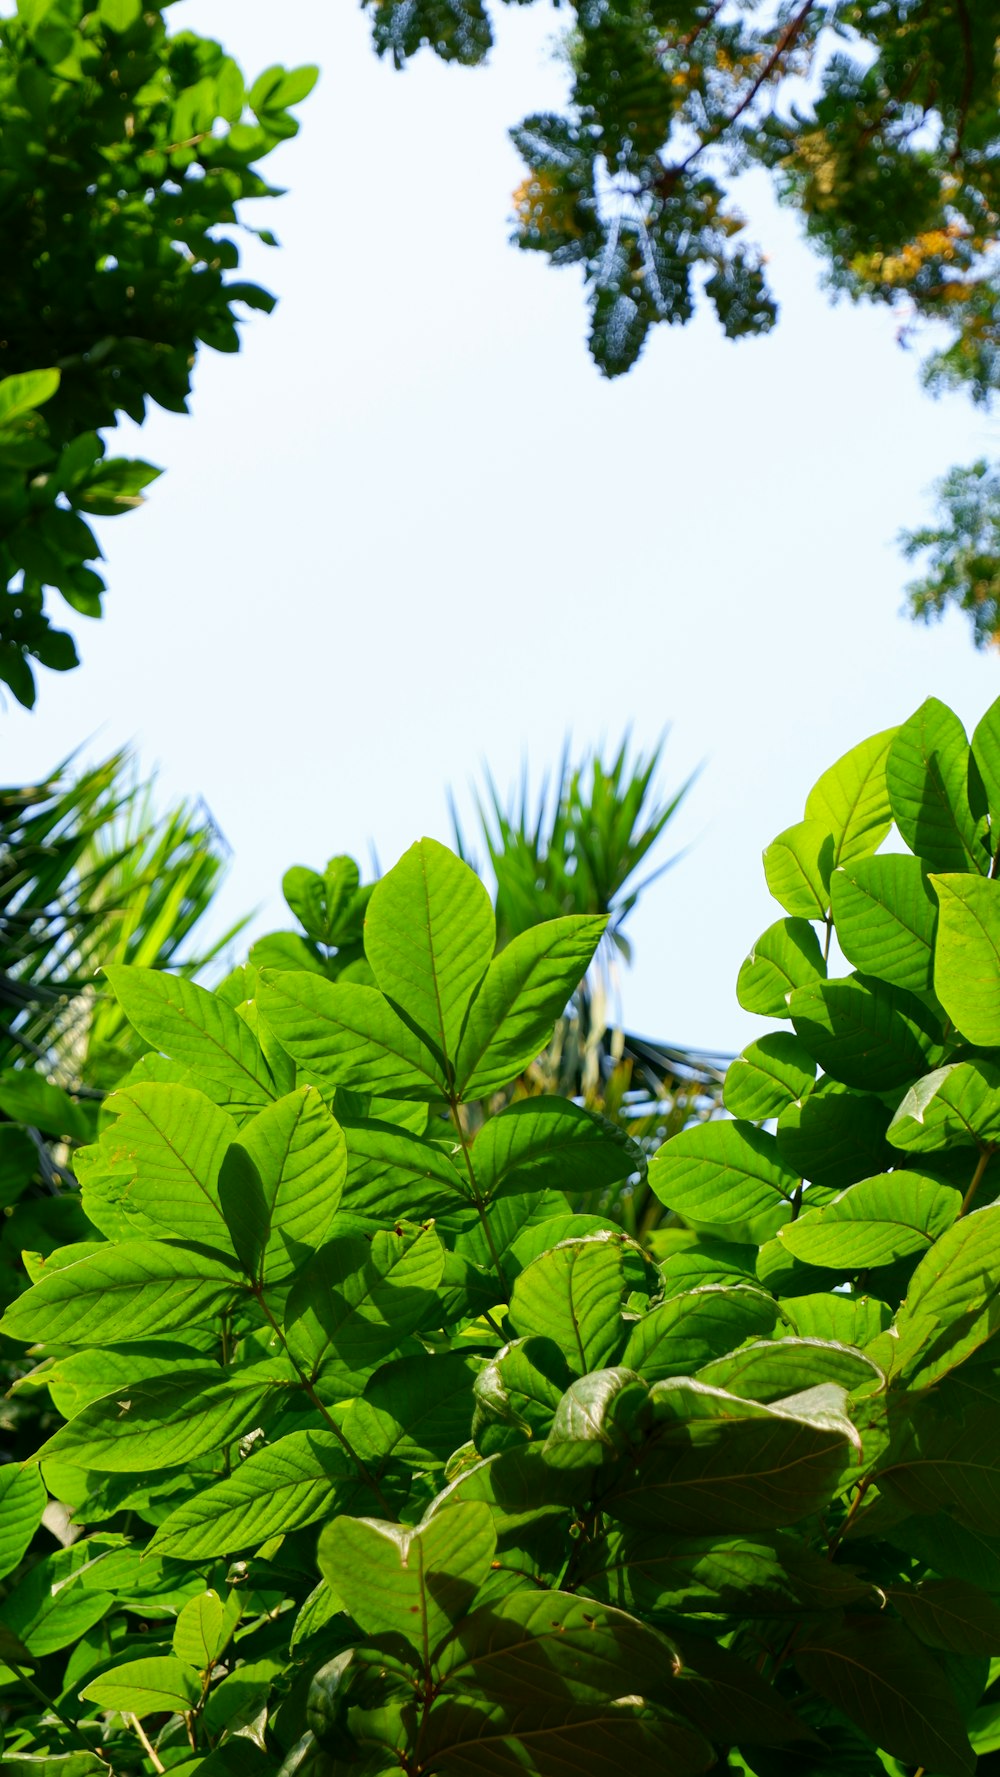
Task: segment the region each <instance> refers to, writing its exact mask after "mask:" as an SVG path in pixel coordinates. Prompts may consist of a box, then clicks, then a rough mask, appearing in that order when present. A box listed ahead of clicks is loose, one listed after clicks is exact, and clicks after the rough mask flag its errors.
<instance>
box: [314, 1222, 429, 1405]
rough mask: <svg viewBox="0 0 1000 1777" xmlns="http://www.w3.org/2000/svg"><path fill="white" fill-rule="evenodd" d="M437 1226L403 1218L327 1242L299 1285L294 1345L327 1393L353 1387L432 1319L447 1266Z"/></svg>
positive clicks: (350, 1391) (344, 1392)
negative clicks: (391, 1224)
mask: <svg viewBox="0 0 1000 1777" xmlns="http://www.w3.org/2000/svg"><path fill="white" fill-rule="evenodd" d="M444 1260H445V1254H444V1248H443V1247H442V1245H441V1242H440V1240H439V1239H438V1237H437V1235H436V1234H435V1232H434V1230H433V1228H432V1227H426V1228H425V1227H421V1226H420V1225H419V1224H414V1223H407V1222H399V1223H397V1224H396V1226H395V1227H394V1228H391V1229H383V1230H380V1231H379V1232H378V1233H377V1234H375V1235H373V1236H366V1235H342V1236H339V1237H337V1238H335V1239H333V1240H331V1241H329V1242H328V1243H327V1245H326V1246H324V1247H323V1248H322V1250H321V1251H320V1252H319V1253H317V1254H316V1256H315V1258H314V1259H313V1260H312V1262H311V1264H310V1265H309V1266H308V1267H307V1269H306V1270H305V1271H304V1272H303V1273H302V1274H301V1275H300V1276H299V1277H298V1279H297V1280H296V1282H295V1284H294V1285H293V1287H292V1292H291V1294H290V1296H289V1298H288V1305H287V1308H286V1310H285V1335H286V1337H287V1339H288V1347H289V1350H290V1351H291V1353H292V1355H293V1356H294V1358H295V1359H296V1361H297V1362H298V1363H299V1364H301V1366H302V1368H303V1369H304V1370H305V1371H306V1373H307V1374H308V1375H309V1376H310V1377H311V1378H312V1379H313V1380H314V1381H318V1382H319V1383H320V1384H321V1392H322V1393H323V1394H324V1396H325V1398H330V1397H331V1391H332V1393H334V1394H340V1395H344V1396H347V1395H351V1394H353V1393H355V1392H356V1388H357V1385H358V1384H359V1383H361V1382H362V1381H363V1379H364V1377H365V1376H367V1375H368V1374H369V1373H370V1371H372V1370H373V1369H374V1368H375V1366H376V1364H380V1363H382V1362H383V1361H384V1360H385V1359H386V1358H388V1357H390V1356H391V1355H392V1353H393V1352H394V1351H395V1350H396V1348H397V1346H398V1344H399V1342H400V1340H401V1339H402V1338H403V1337H404V1336H405V1335H406V1334H407V1333H412V1332H413V1331H414V1330H415V1329H416V1328H417V1327H418V1326H420V1325H421V1324H422V1323H424V1322H425V1321H427V1319H428V1316H429V1315H430V1314H431V1312H432V1310H433V1308H434V1305H435V1291H436V1289H437V1286H438V1284H439V1282H440V1281H441V1275H442V1272H443V1269H444Z"/></svg>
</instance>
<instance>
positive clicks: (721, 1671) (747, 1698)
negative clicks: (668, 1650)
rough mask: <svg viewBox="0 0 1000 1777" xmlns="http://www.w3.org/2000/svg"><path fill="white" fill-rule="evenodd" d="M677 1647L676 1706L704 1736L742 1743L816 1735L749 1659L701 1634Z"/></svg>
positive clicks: (768, 1743) (779, 1743)
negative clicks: (679, 1667) (679, 1663)
mask: <svg viewBox="0 0 1000 1777" xmlns="http://www.w3.org/2000/svg"><path fill="white" fill-rule="evenodd" d="M679 1651H680V1655H681V1660H682V1665H681V1670H680V1673H679V1675H678V1676H679V1681H680V1682H679V1686H678V1693H677V1697H676V1707H677V1708H678V1709H679V1710H681V1711H682V1713H683V1714H684V1715H686V1716H687V1718H688V1720H689V1721H692V1722H694V1724H695V1726H696V1727H699V1728H700V1729H701V1731H702V1733H703V1734H706V1735H708V1736H709V1737H711V1738H712V1739H714V1740H715V1741H719V1740H723V1739H724V1740H726V1741H728V1740H730V1738H731V1739H733V1740H736V1741H738V1742H739V1743H740V1745H741V1746H744V1745H745V1746H754V1745H762V1744H763V1745H765V1746H782V1745H785V1744H786V1743H787V1742H788V1741H789V1740H811V1739H813V1737H814V1736H813V1730H812V1729H811V1728H810V1727H808V1726H807V1725H806V1723H805V1722H803V1721H802V1720H801V1719H800V1718H799V1717H798V1716H797V1715H796V1714H795V1712H794V1710H793V1709H792V1708H791V1707H790V1705H789V1704H788V1703H787V1702H786V1701H785V1699H784V1698H783V1697H781V1696H779V1695H778V1693H777V1692H776V1690H775V1689H774V1687H773V1685H771V1684H770V1683H769V1682H768V1681H767V1679H765V1678H763V1677H762V1676H761V1675H760V1674H759V1673H758V1672H756V1671H755V1669H754V1667H753V1666H751V1665H749V1664H748V1662H747V1661H746V1660H741V1659H738V1658H737V1657H736V1655H735V1654H732V1653H730V1652H729V1650H728V1649H727V1648H724V1647H717V1646H716V1645H715V1644H714V1643H713V1642H711V1641H708V1640H707V1639H706V1638H705V1637H703V1636H698V1637H697V1638H695V1637H694V1636H692V1637H691V1638H690V1639H689V1640H685V1639H682V1640H681V1642H680V1644H679Z"/></svg>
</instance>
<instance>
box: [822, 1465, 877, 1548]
mask: <svg viewBox="0 0 1000 1777" xmlns="http://www.w3.org/2000/svg"><path fill="white" fill-rule="evenodd" d="M871 1483H872V1477H871V1475H866V1476H865V1477H864V1480H862V1481H859V1482H858V1485H857V1489H856V1491H855V1494H854V1498H853V1499H852V1501H851V1504H850V1508H849V1510H848V1513H847V1517H846V1518H845V1519H844V1522H843V1524H842V1525H841V1526H840V1529H839V1530H838V1531H837V1532H836V1534H835V1535H834V1536H833V1538H832V1539H831V1541H830V1543H829V1545H828V1547H827V1551H826V1558H827V1560H828V1561H832V1560H833V1557H834V1555H835V1554H836V1553H837V1550H838V1549H839V1548H840V1545H841V1543H842V1542H843V1540H844V1538H845V1536H846V1535H847V1532H848V1531H849V1530H850V1528H851V1525H852V1524H853V1523H854V1520H855V1518H856V1517H857V1512H858V1507H859V1505H860V1504H861V1501H862V1500H863V1499H864V1497H865V1494H866V1493H867V1491H868V1489H869V1487H870V1486H871Z"/></svg>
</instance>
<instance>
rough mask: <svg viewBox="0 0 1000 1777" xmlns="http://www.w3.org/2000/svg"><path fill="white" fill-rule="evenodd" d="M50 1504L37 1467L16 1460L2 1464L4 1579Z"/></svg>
mask: <svg viewBox="0 0 1000 1777" xmlns="http://www.w3.org/2000/svg"><path fill="white" fill-rule="evenodd" d="M47 1504H48V1494H47V1493H46V1491H45V1488H44V1487H43V1485H42V1479H41V1476H40V1475H39V1473H38V1470H37V1468H22V1467H21V1465H20V1463H15V1462H10V1463H7V1464H5V1466H4V1467H3V1468H0V1579H5V1578H6V1576H7V1575H8V1574H9V1573H13V1571H14V1569H15V1567H17V1566H18V1564H19V1562H20V1560H21V1557H22V1556H23V1555H24V1554H25V1552H26V1551H27V1548H28V1545H29V1543H30V1542H31V1539H32V1537H33V1536H34V1534H35V1531H36V1530H37V1529H38V1526H39V1524H40V1523H41V1521H42V1513H43V1512H44V1510H45V1507H46V1506H47Z"/></svg>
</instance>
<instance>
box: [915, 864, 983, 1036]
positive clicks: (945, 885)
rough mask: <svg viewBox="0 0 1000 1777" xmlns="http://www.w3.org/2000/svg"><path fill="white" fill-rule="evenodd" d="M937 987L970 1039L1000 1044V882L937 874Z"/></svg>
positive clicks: (933, 879)
mask: <svg viewBox="0 0 1000 1777" xmlns="http://www.w3.org/2000/svg"><path fill="white" fill-rule="evenodd" d="M931 887H932V888H933V889H934V892H935V894H936V895H937V898H938V935H937V944H936V946H935V951H934V991H935V993H936V994H937V996H938V999H939V1000H940V1001H941V1004H942V1006H943V1007H944V1009H945V1011H946V1012H947V1014H948V1016H949V1018H951V1019H952V1021H953V1022H954V1023H955V1024H956V1025H957V1026H958V1028H959V1030H961V1031H962V1032H963V1034H964V1035H965V1036H966V1037H967V1038H968V1040H969V1042H970V1043H981V1044H983V1045H984V1047H993V1046H994V1045H996V1044H1000V882H986V881H983V880H982V879H980V878H979V877H975V876H968V875H962V876H932V877H931Z"/></svg>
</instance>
